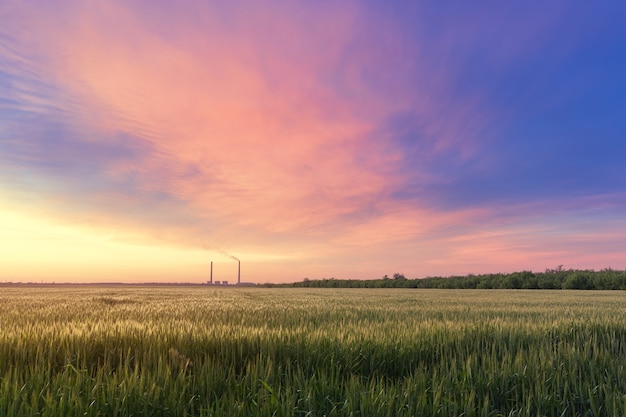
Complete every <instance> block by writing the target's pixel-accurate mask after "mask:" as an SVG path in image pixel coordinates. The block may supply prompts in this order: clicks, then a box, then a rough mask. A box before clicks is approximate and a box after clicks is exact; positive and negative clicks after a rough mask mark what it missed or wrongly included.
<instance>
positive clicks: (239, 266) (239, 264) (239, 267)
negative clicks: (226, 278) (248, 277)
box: [237, 261, 241, 285]
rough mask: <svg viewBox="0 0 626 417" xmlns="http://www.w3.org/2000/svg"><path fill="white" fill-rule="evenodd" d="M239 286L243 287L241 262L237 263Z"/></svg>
mask: <svg viewBox="0 0 626 417" xmlns="http://www.w3.org/2000/svg"><path fill="white" fill-rule="evenodd" d="M237 262H238V266H237V285H241V261H237Z"/></svg>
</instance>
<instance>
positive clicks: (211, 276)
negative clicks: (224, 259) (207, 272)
mask: <svg viewBox="0 0 626 417" xmlns="http://www.w3.org/2000/svg"><path fill="white" fill-rule="evenodd" d="M211 285H213V261H211Z"/></svg>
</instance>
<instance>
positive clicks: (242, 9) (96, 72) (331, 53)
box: [0, 0, 626, 283]
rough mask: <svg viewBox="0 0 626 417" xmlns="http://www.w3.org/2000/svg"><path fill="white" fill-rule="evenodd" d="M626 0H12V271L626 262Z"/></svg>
mask: <svg viewBox="0 0 626 417" xmlns="http://www.w3.org/2000/svg"><path fill="white" fill-rule="evenodd" d="M625 21H626V6H625V5H624V4H623V3H622V2H592V1H562V2H561V1H550V2H544V1H541V2H539V1H525V2H503V1H494V2H414V1H373V0H372V1H370V0H367V1H330V0H322V1H287V0H278V1H239V0H235V1H209V0H202V1H200V0H190V1H186V2H174V1H166V0H153V1H127V0H111V1H84V0H76V1H74V0H68V1H47V0H45V1H44V0H36V1H22V0H2V1H0V282H4V281H36V282H41V281H43V282H88V281H96V282H107V281H115V282H119V281H123V282H156V281H159V282H175V281H176V282H204V281H206V280H208V276H209V264H210V262H211V261H213V262H214V279H215V280H229V281H231V282H233V281H235V280H236V277H237V263H236V262H235V261H234V260H233V259H232V258H231V257H230V256H235V257H237V258H239V259H241V268H242V281H251V282H257V283H264V282H293V281H300V280H302V279H303V278H305V277H308V278H311V279H315V278H324V277H327V278H330V277H336V278H380V277H381V276H382V275H384V274H389V275H392V274H393V273H395V272H399V273H403V274H404V275H406V276H407V277H408V278H417V277H426V276H435V275H436V276H448V275H453V274H462V275H465V274H468V273H486V272H514V271H519V270H533V271H543V270H544V269H546V268H555V267H557V266H558V265H563V266H564V267H565V268H583V269H587V268H589V269H591V268H593V269H601V268H605V267H612V268H620V269H623V268H626V25H625V24H624V22H625Z"/></svg>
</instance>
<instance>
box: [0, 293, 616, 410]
mask: <svg viewBox="0 0 626 417" xmlns="http://www.w3.org/2000/svg"><path fill="white" fill-rule="evenodd" d="M0 290H1V291H0V415H1V416H460V415H463V416H624V415H626V369H625V365H626V319H625V317H626V293H624V292H620V291H610V292H608V291H607V292H604V291H593V292H591V291H589V292H588V291H537V290H535V291H532V290H526V291H524V290H406V289H405V290H394V289H376V290H374V289H369V290H367V289H365V290H364V289H341V290H331V289H289V288H280V289H275V288H274V289H267V288H211V287H200V286H198V287H183V286H180V287H139V286H137V287H135V286H118V287H89V286H75V287H66V286H51V287H3V288H0Z"/></svg>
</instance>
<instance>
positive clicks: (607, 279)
mask: <svg viewBox="0 0 626 417" xmlns="http://www.w3.org/2000/svg"><path fill="white" fill-rule="evenodd" d="M270 286H283V287H285V286H287V287H305V288H443V289H545V290H548V289H549V290H559V289H564V290H570V289H571V290H626V270H615V269H611V268H605V269H602V270H600V271H595V270H589V269H586V270H580V269H563V267H562V266H559V267H558V268H555V269H546V270H545V271H544V272H532V271H521V272H513V273H497V274H479V275H474V274H469V275H465V276H450V277H426V278H415V279H407V278H406V277H405V276H404V275H403V274H400V273H396V274H394V275H393V276H392V277H389V276H387V275H385V276H384V277H382V278H379V279H368V280H365V279H335V278H324V279H308V278H305V279H304V280H303V281H299V282H294V283H291V284H271V285H270Z"/></svg>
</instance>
